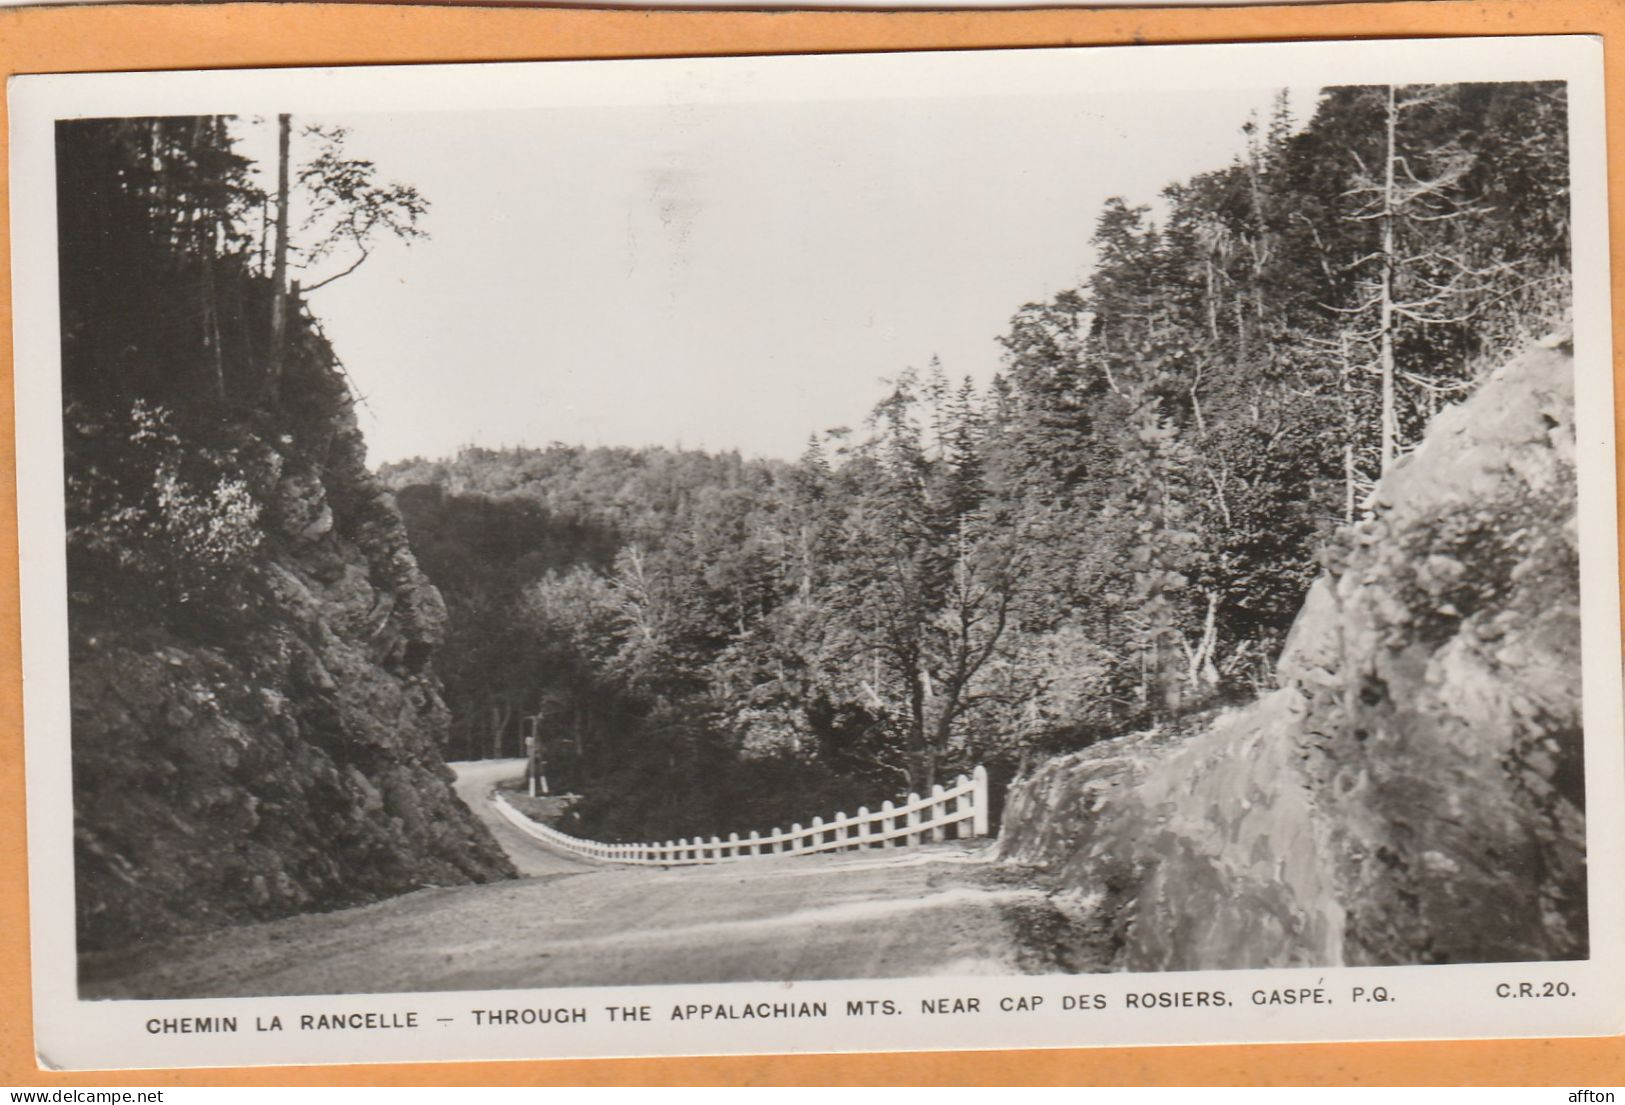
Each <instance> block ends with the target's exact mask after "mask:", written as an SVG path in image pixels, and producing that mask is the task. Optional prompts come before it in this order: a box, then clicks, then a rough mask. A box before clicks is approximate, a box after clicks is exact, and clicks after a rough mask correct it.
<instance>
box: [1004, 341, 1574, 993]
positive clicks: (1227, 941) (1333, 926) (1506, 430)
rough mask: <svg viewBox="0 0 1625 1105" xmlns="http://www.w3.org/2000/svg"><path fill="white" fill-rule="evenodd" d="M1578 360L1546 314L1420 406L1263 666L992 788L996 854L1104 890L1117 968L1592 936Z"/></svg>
mask: <svg viewBox="0 0 1625 1105" xmlns="http://www.w3.org/2000/svg"><path fill="white" fill-rule="evenodd" d="M1573 373H1574V366H1573V359H1572V356H1571V353H1570V350H1569V348H1568V345H1567V342H1566V339H1565V340H1557V339H1553V340H1549V341H1547V342H1545V343H1542V345H1541V346H1539V347H1537V348H1534V349H1531V350H1530V351H1529V352H1527V353H1526V354H1524V355H1523V356H1521V357H1520V358H1518V359H1516V360H1514V361H1512V362H1511V363H1509V364H1507V365H1505V366H1503V367H1502V368H1501V369H1500V370H1499V371H1497V372H1496V373H1495V374H1493V375H1492V376H1491V377H1490V378H1489V379H1488V380H1486V381H1485V383H1484V384H1483V385H1482V386H1481V387H1480V389H1479V390H1478V392H1477V393H1476V394H1475V395H1474V396H1473V397H1472V398H1471V399H1470V400H1468V401H1467V402H1465V403H1463V404H1461V405H1460V406H1457V407H1455V408H1453V409H1451V410H1448V411H1446V412H1444V413H1443V414H1441V415H1440V416H1439V417H1438V418H1437V419H1436V420H1435V422H1434V424H1433V425H1432V426H1431V427H1430V428H1429V431H1428V433H1427V436H1426V439H1425V441H1424V442H1423V444H1422V446H1421V447H1420V448H1419V449H1418V450H1417V451H1416V452H1415V453H1413V454H1412V455H1411V456H1409V457H1408V458H1406V459H1405V460H1404V461H1403V462H1402V463H1401V464H1399V465H1398V466H1397V467H1396V468H1395V469H1394V470H1393V471H1392V472H1391V473H1390V474H1389V475H1388V476H1387V477H1386V478H1385V479H1384V480H1383V481H1382V483H1381V485H1380V486H1379V488H1378V502H1377V504H1376V509H1375V511H1374V517H1373V518H1372V519H1371V520H1370V521H1368V522H1365V523H1363V524H1361V525H1359V526H1357V527H1354V528H1353V529H1352V530H1351V531H1349V532H1348V533H1346V534H1345V535H1344V536H1343V538H1342V539H1341V540H1340V541H1339V542H1338V543H1337V544H1336V545H1335V546H1334V547H1333V548H1332V549H1331V550H1330V551H1329V553H1328V556H1327V558H1326V563H1327V569H1328V570H1327V572H1326V574H1325V575H1323V576H1322V578H1321V579H1320V580H1319V581H1318V582H1317V583H1316V584H1315V585H1314V587H1313V589H1312V590H1311V592H1310V593H1309V595H1308V598H1307V600H1306V601H1305V603H1304V606H1303V609H1302V611H1301V612H1300V614H1299V616H1298V619H1297V621H1296V623H1295V624H1294V627H1293V630H1292V633H1291V636H1290V638H1289V640H1288V641H1287V644H1286V646H1285V648H1284V650H1283V653H1282V657H1281V660H1280V662H1279V665H1278V675H1279V679H1280V689H1278V690H1276V691H1274V692H1272V693H1270V694H1268V695H1266V696H1264V697H1263V698H1261V699H1260V700H1258V701H1257V702H1255V703H1253V704H1252V705H1250V706H1248V707H1245V708H1242V709H1238V710H1232V711H1227V712H1225V713H1222V714H1220V715H1218V716H1217V717H1216V718H1215V719H1211V720H1210V721H1208V722H1206V723H1204V724H1200V725H1198V726H1196V727H1195V729H1194V731H1189V730H1187V731H1185V732H1181V733H1167V732H1154V733H1146V734H1139V735H1136V736H1132V737H1128V738H1122V739H1118V740H1113V741H1108V742H1104V743H1102V744H1100V745H1097V746H1094V747H1091V748H1089V749H1087V750H1085V751H1083V752H1080V753H1076V754H1074V755H1071V756H1067V757H1063V758H1060V759H1056V760H1053V761H1050V762H1049V763H1046V764H1044V765H1043V766H1042V767H1040V768H1039V769H1038V770H1037V771H1036V772H1034V773H1033V775H1032V776H1031V777H1029V778H1028V779H1026V780H1025V781H1023V782H1021V783H1020V784H1018V785H1017V786H1016V787H1015V788H1014V789H1013V791H1012V793H1011V795H1010V798H1009V803H1008V806H1007V808H1006V813H1005V820H1004V833H1003V837H1002V840H1001V845H1000V848H1001V854H1002V856H1003V857H1004V858H1005V859H1008V860H1012V861H1018V862H1024V863H1030V864H1038V865H1042V866H1046V867H1048V868H1050V869H1052V870H1053V871H1054V872H1056V873H1057V874H1058V875H1059V876H1060V877H1061V878H1062V879H1063V880H1064V881H1065V882H1066V883H1067V884H1070V885H1072V886H1075V887H1077V888H1079V889H1080V890H1085V891H1089V892H1091V893H1093V894H1098V895H1100V896H1101V898H1102V901H1103V908H1104V909H1106V910H1107V912H1108V916H1109V917H1110V918H1111V919H1112V922H1113V924H1114V925H1115V938H1116V945H1117V947H1118V949H1119V961H1118V963H1117V964H1116V965H1117V966H1120V967H1124V968H1127V969H1132V970H1194V969H1209V968H1235V967H1279V966H1293V965H1303V966H1307V965H1334V964H1339V963H1347V964H1399V963H1444V962H1456V963H1459V962H1506V961H1523V960H1546V959H1570V958H1580V957H1584V956H1585V955H1586V954H1587V947H1588V944H1587V931H1586V879H1585V851H1584V809H1585V803H1584V788H1583V762H1584V761H1583V749H1582V741H1581V737H1582V731H1581V698H1580V617H1579V560H1578V539H1577V534H1576V527H1575V518H1576V511H1577V497H1576V484H1575V461H1574V441H1575V436H1574V393H1573Z"/></svg>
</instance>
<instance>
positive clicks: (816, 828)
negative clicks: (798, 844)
mask: <svg viewBox="0 0 1625 1105" xmlns="http://www.w3.org/2000/svg"><path fill="white" fill-rule="evenodd" d="M823 844H824V819H823V818H822V817H815V818H813V823H812V847H813V850H814V851H816V850H817V849H819V848H821V847H822V846H823Z"/></svg>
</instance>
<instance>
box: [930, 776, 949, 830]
mask: <svg viewBox="0 0 1625 1105" xmlns="http://www.w3.org/2000/svg"><path fill="white" fill-rule="evenodd" d="M942 807H943V798H942V784H941V783H938V784H937V785H936V786H934V787H932V788H931V820H932V821H936V820H937V819H938V818H940V817H941V816H942V813H943V809H942ZM947 839H948V829H947V827H946V826H944V825H934V826H932V828H931V840H932V842H933V843H936V844H941V843H942V842H943V841H944V840H947Z"/></svg>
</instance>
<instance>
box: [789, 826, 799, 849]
mask: <svg viewBox="0 0 1625 1105" xmlns="http://www.w3.org/2000/svg"><path fill="white" fill-rule="evenodd" d="M790 851H792V852H799V851H801V822H799V821H792V822H791V823H790Z"/></svg>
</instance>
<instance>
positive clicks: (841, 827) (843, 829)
mask: <svg viewBox="0 0 1625 1105" xmlns="http://www.w3.org/2000/svg"><path fill="white" fill-rule="evenodd" d="M850 833H851V826H850V825H848V824H847V821H846V814H844V813H837V814H836V815H835V850H836V851H837V852H844V851H846V838H847V837H848V836H849V835H850Z"/></svg>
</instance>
